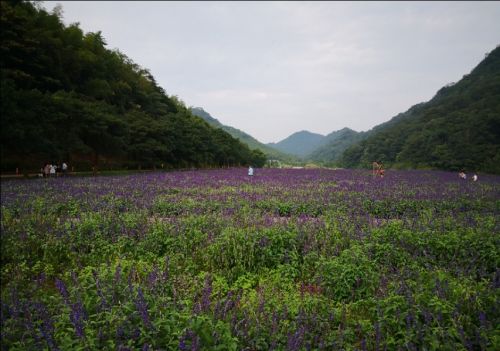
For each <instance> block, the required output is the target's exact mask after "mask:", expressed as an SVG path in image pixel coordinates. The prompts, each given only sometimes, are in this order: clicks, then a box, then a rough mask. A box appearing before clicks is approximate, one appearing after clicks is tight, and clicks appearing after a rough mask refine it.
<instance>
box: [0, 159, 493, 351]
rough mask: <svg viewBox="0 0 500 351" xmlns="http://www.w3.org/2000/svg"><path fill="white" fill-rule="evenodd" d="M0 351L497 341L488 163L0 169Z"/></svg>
mask: <svg viewBox="0 0 500 351" xmlns="http://www.w3.org/2000/svg"><path fill="white" fill-rule="evenodd" d="M1 205H2V223H1V229H2V232H1V253H2V268H1V288H2V289H1V325H0V326H1V345H2V346H1V347H2V350H4V349H5V350H40V349H45V350H74V349H83V350H94V349H99V350H101V349H107V350H216V349H217V350H337V349H341V350H495V349H500V337H499V335H500V334H499V333H500V330H499V327H498V326H499V325H500V313H499V308H498V306H500V303H499V298H500V294H499V290H498V289H499V287H500V268H499V263H500V250H499V248H500V236H499V233H500V223H499V218H500V177H498V176H488V175H480V176H479V180H478V181H477V182H473V181H472V180H470V179H467V180H463V179H459V177H458V175H457V174H455V173H449V172H437V171H390V172H388V173H387V174H386V176H385V177H384V178H374V177H373V176H372V175H371V172H369V171H362V170H327V169H314V170H309V169H257V170H256V172H255V176H253V177H248V176H247V174H246V169H243V168H235V169H221V170H199V171H185V172H170V173H161V172H157V173H143V174H136V175H124V176H101V177H67V178H55V179H33V180H22V181H20V180H8V181H2V188H1Z"/></svg>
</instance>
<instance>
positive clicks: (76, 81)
mask: <svg viewBox="0 0 500 351" xmlns="http://www.w3.org/2000/svg"><path fill="white" fill-rule="evenodd" d="M0 6H1V28H2V30H1V34H0V35H1V37H0V39H1V47H0V71H1V82H0V83H1V94H2V96H1V106H0V113H1V123H2V131H1V158H2V171H11V170H13V169H15V168H17V167H19V168H21V170H38V169H40V167H41V166H42V165H43V163H45V162H62V161H66V162H69V163H70V164H72V165H75V166H77V167H79V169H83V168H90V167H91V166H98V167H100V168H111V167H114V168H121V167H140V166H143V167H154V166H156V167H160V166H165V167H192V166H201V167H206V166H231V165H239V164H249V163H251V164H254V165H256V166H258V165H262V164H263V163H264V162H265V159H266V158H265V156H264V155H263V154H262V152H260V151H258V150H251V149H250V148H249V147H248V146H246V145H244V144H242V143H241V142H240V141H238V140H237V139H236V138H234V137H232V136H231V135H229V134H228V133H226V132H225V131H223V130H221V129H217V128H213V127H211V126H210V125H209V124H207V123H206V122H205V121H203V120H202V119H200V118H198V117H196V116H194V115H193V114H192V113H191V112H190V111H189V109H188V108H186V106H185V105H184V104H183V103H182V102H181V101H180V100H178V99H177V98H176V97H172V96H168V95H167V94H166V93H165V91H164V90H163V89H162V88H161V87H160V86H158V84H157V83H156V81H155V79H154V77H153V76H152V75H151V73H150V72H149V71H148V70H147V69H144V68H142V67H140V66H139V65H138V64H136V63H134V62H133V61H132V60H131V59H130V58H128V57H127V56H126V55H125V54H123V53H121V52H120V51H118V50H109V49H107V48H106V42H105V39H104V37H103V35H102V33H101V32H95V33H83V31H82V30H81V29H80V28H79V26H78V24H72V25H69V26H66V25H64V24H63V23H62V21H61V16H60V14H59V13H58V12H57V11H55V12H52V13H48V12H47V11H46V10H44V9H42V8H40V7H39V5H37V4H33V3H30V2H14V1H12V2H7V1H2V2H0Z"/></svg>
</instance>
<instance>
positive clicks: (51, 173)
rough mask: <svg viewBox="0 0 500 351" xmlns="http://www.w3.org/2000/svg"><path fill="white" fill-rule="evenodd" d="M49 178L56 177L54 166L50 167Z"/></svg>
mask: <svg viewBox="0 0 500 351" xmlns="http://www.w3.org/2000/svg"><path fill="white" fill-rule="evenodd" d="M50 176H51V177H55V176H56V166H54V165H50Z"/></svg>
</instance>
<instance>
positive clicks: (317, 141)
mask: <svg viewBox="0 0 500 351" xmlns="http://www.w3.org/2000/svg"><path fill="white" fill-rule="evenodd" d="M324 139H325V136H324V135H321V134H316V133H311V132H309V131H307V130H302V131H300V132H296V133H293V134H292V135H290V136H289V137H287V138H285V139H283V140H281V141H280V142H277V143H269V144H267V145H269V146H271V147H273V148H275V149H278V150H280V151H282V152H286V153H289V154H292V155H296V156H299V157H305V156H306V155H308V154H309V153H311V152H312V151H314V150H315V149H316V148H318V147H319V146H320V145H321V144H322V142H323V141H324Z"/></svg>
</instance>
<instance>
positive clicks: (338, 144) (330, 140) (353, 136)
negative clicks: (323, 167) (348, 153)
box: [307, 128, 365, 163]
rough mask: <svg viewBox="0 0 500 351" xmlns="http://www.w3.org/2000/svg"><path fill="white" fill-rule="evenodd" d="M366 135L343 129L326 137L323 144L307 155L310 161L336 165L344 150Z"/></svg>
mask: <svg viewBox="0 0 500 351" xmlns="http://www.w3.org/2000/svg"><path fill="white" fill-rule="evenodd" d="M364 135H365V133H362V132H361V133H359V132H356V131H354V130H352V129H349V128H343V129H340V130H337V131H334V132H332V133H330V134H328V135H326V137H325V139H324V141H323V142H322V144H321V145H320V146H319V147H317V148H316V149H314V150H313V151H312V152H311V153H310V154H308V155H307V158H308V159H311V160H313V161H319V162H326V163H334V162H336V161H337V160H338V159H339V158H340V156H341V155H342V153H343V152H344V150H346V149H347V148H348V147H349V146H351V145H353V144H355V143H356V142H358V141H360V140H361V139H362V138H363V137H364Z"/></svg>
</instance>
